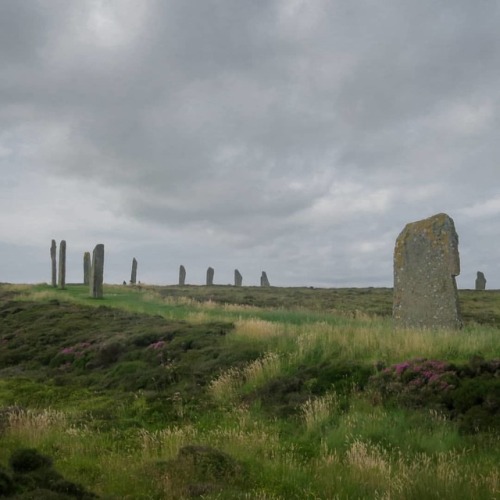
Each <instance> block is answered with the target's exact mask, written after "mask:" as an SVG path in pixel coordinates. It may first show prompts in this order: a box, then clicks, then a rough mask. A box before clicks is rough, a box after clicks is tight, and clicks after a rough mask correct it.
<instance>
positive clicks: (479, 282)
mask: <svg viewBox="0 0 500 500" xmlns="http://www.w3.org/2000/svg"><path fill="white" fill-rule="evenodd" d="M476 290H486V278H485V277H484V273H482V272H481V271H478V272H477V278H476Z"/></svg>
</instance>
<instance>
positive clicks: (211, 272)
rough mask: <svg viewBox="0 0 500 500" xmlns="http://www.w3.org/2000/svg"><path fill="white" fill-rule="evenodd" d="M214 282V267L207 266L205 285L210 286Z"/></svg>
mask: <svg viewBox="0 0 500 500" xmlns="http://www.w3.org/2000/svg"><path fill="white" fill-rule="evenodd" d="M213 284H214V269H213V267H209V268H208V269H207V286H212V285H213Z"/></svg>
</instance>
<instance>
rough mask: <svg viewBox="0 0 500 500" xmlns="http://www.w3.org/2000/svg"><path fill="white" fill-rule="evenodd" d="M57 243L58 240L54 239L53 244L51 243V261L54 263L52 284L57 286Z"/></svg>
mask: <svg viewBox="0 0 500 500" xmlns="http://www.w3.org/2000/svg"><path fill="white" fill-rule="evenodd" d="M56 254H57V245H56V240H52V244H51V245H50V261H51V264H52V267H51V270H52V276H51V278H52V286H53V287H54V288H55V287H56V286H57V255H56Z"/></svg>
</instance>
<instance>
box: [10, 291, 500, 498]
mask: <svg viewBox="0 0 500 500" xmlns="http://www.w3.org/2000/svg"><path fill="white" fill-rule="evenodd" d="M460 294H461V302H462V308H463V312H464V316H465V318H466V321H467V326H466V328H465V329H464V330H463V331H462V332H460V333H453V334H450V333H449V332H407V334H406V335H405V336H404V337H401V335H400V334H397V333H395V332H393V331H392V329H391V327H390V322H389V321H388V320H387V319H384V316H388V315H389V314H390V308H391V290H389V289H344V290H341V289H337V290H326V289H308V288H299V289H293V288H287V289H279V288H274V287H271V288H268V289H261V288H256V287H242V288H234V287H222V286H215V287H210V288H207V287H192V286H189V287H161V288H160V287H147V288H142V289H131V288H129V287H107V288H106V298H105V299H104V300H102V301H94V300H91V299H89V298H88V297H87V290H86V289H85V288H84V287H81V286H71V287H68V290H66V291H61V290H51V289H49V288H48V287H45V286H38V287H9V286H3V287H1V288H0V318H1V323H0V343H1V347H2V350H1V351H0V376H1V378H0V407H2V406H3V407H7V406H9V405H14V404H15V405H18V406H19V407H21V409H19V410H16V411H17V413H15V415H14V416H13V414H12V412H11V413H9V414H8V418H7V417H5V418H4V424H3V426H4V428H6V429H8V430H6V431H4V436H3V437H2V440H3V442H4V443H3V444H4V445H5V446H4V447H3V448H2V451H0V462H4V463H5V462H6V460H7V458H8V454H9V453H10V452H11V450H13V449H15V448H16V447H18V446H20V445H34V446H35V445H36V446H37V447H41V448H42V449H43V451H45V452H47V453H50V454H51V455H53V456H55V458H56V460H58V463H59V464H60V466H61V468H62V469H63V470H64V471H65V472H67V473H68V474H70V475H72V477H73V478H74V479H75V480H78V481H80V482H82V483H84V484H85V485H86V486H88V487H89V488H91V489H94V490H95V491H98V492H99V493H100V494H103V495H104V496H106V495H108V496H110V497H113V496H115V497H123V498H124V497H126V496H127V494H128V495H129V498H139V497H140V495H143V498H162V497H164V496H165V495H167V497H168V496H170V497H172V498H182V497H183V495H185V494H186V491H187V490H186V484H190V483H192V482H195V483H196V481H198V482H200V483H203V482H208V483H210V482H212V483H217V478H215V479H214V477H212V476H210V477H208V479H207V477H205V476H206V473H205V472H206V471H205V472H203V471H202V472H200V471H197V470H192V464H188V465H186V464H182V466H181V465H179V464H178V463H177V462H175V461H172V460H174V458H175V455H176V453H177V452H178V450H179V449H180V447H181V446H182V445H183V444H188V443H202V444H205V445H211V446H216V447H218V448H220V449H224V450H225V451H226V452H229V453H231V454H232V455H234V456H236V457H238V459H240V460H242V462H243V463H244V464H245V470H246V473H245V474H244V475H243V476H245V477H243V476H242V477H239V476H240V475H238V478H234V477H232V476H231V477H225V478H224V481H225V483H227V484H228V485H229V486H227V487H226V489H225V490H223V491H226V493H227V497H228V498H231V497H232V495H233V497H234V495H236V493H235V491H237V492H238V495H243V494H245V492H246V494H248V495H250V496H248V498H295V497H296V498H306V497H307V496H308V495H309V496H310V497H311V498H312V495H316V498H332V497H333V496H334V493H336V492H338V493H339V495H340V497H341V498H348V497H359V496H362V497H370V495H373V494H374V489H377V488H378V490H379V491H380V495H384V494H385V495H387V494H391V495H392V497H394V498H419V497H420V498H421V497H422V495H424V496H426V497H427V498H432V495H433V494H435V495H436V497H437V496H438V495H441V496H443V495H444V496H445V497H447V496H446V495H449V496H448V497H449V498H452V495H453V496H454V497H455V498H469V497H470V495H473V496H474V497H476V498H481V497H482V496H483V495H484V498H491V497H492V494H496V493H498V483H495V481H496V480H495V477H496V476H494V470H495V469H494V467H493V464H494V463H495V460H498V458H499V443H498V436H496V435H487V437H484V436H483V435H482V434H480V435H477V436H460V435H459V434H458V427H457V426H456V424H455V423H454V422H449V421H447V420H445V419H444V418H442V417H441V416H440V415H439V413H432V412H431V413H428V412H423V413H422V412H418V413H417V414H413V413H412V412H408V411H406V410H404V409H401V408H395V409H392V410H390V409H384V408H383V407H382V406H380V405H378V404H377V405H375V406H374V405H373V403H374V402H376V401H375V400H374V399H373V398H374V396H373V395H368V394H367V393H365V391H363V390H362V389H363V388H364V386H365V385H366V383H367V380H368V378H369V376H370V375H372V374H373V373H374V371H375V366H376V365H377V363H379V364H385V365H387V364H390V363H395V362H398V361H402V360H405V359H407V358H411V357H417V356H422V355H424V356H425V357H430V358H432V357H434V358H436V357H437V358H440V359H447V360H450V361H454V362H465V361H467V359H468V358H470V357H471V356H473V355H478V354H481V355H483V356H484V357H486V358H493V357H495V356H497V357H498V354H499V352H500V340H499V336H498V329H497V325H498V320H499V318H500V296H499V295H498V293H497V292H473V291H461V292H460ZM207 301H208V302H207ZM374 314H379V315H380V316H381V318H380V319H377V318H375V319H374V318H373V317H372V316H373V315H374ZM6 418H7V420H8V422H6ZM9 419H10V420H9ZM1 427H2V424H1V414H0V428H1ZM61 429H64V430H65V431H64V432H63V433H62V434H61V432H56V431H60V430H61ZM75 436H78V444H76V443H75ZM466 450H469V451H466ZM471 450H472V451H471ZM131 453H132V455H130V454H131ZM131 456H134V460H133V461H131ZM158 459H161V460H165V459H169V460H170V463H169V465H168V466H167V470H166V471H165V470H163V469H161V467H162V466H160V465H159V464H160V463H162V462H158ZM440 461H441V462H442V463H441V462H440ZM131 462H133V463H131ZM440 463H441V465H440ZM155 464H156V465H155ZM412 464H413V465H412ZM158 467H160V469H158ZM168 467H170V468H168ZM190 467H191V468H190ZM412 467H413V469H412ZM453 467H455V471H457V470H458V471H459V474H458V476H457V477H452V472H451V470H452V469H453ZM120 468H121V469H120ZM176 468H177V469H176ZM179 468H180V470H181V472H182V471H184V472H185V471H186V470H188V471H189V473H188V474H187V476H186V477H184V479H183V480H182V481H181V480H180V479H179V480H178V481H177V480H176V479H175V478H180V477H183V474H182V473H179ZM447 468H450V470H448V469H447ZM121 470H125V471H127V473H128V478H123V477H122V478H121V479H120V476H121V475H122V473H121V472H120V471H121ZM141 471H142V472H141ZM169 471H170V472H169ZM172 471H176V472H175V473H174V472H172ZM391 471H392V472H391ZM197 476H200V477H197ZM337 476H339V477H344V479H343V480H341V479H339V478H338V477H337ZM328 477H329V478H330V479H327V478H328ZM417 478H418V479H419V481H417V480H416V479H417ZM219 479H220V478H219ZM312 483H314V484H312ZM495 484H496V485H497V486H495ZM391 485H392V486H391ZM394 485H399V486H397V488H396V486H394ZM215 486H217V484H216V485H215ZM215 486H214V488H215ZM219 486H220V485H219ZM391 488H393V490H391ZM495 492H496V493H495ZM220 494H222V495H223V494H224V493H220ZM214 495H215V493H214ZM429 495H430V496H429ZM468 495H469V496H468ZM215 496H216V495H215Z"/></svg>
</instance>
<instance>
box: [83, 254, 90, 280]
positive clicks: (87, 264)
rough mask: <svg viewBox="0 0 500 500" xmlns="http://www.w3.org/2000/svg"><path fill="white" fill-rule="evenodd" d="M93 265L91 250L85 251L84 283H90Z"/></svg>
mask: <svg viewBox="0 0 500 500" xmlns="http://www.w3.org/2000/svg"><path fill="white" fill-rule="evenodd" d="M91 266H92V263H91V260H90V252H85V253H84V254H83V284H84V285H89V284H90V268H91Z"/></svg>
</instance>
